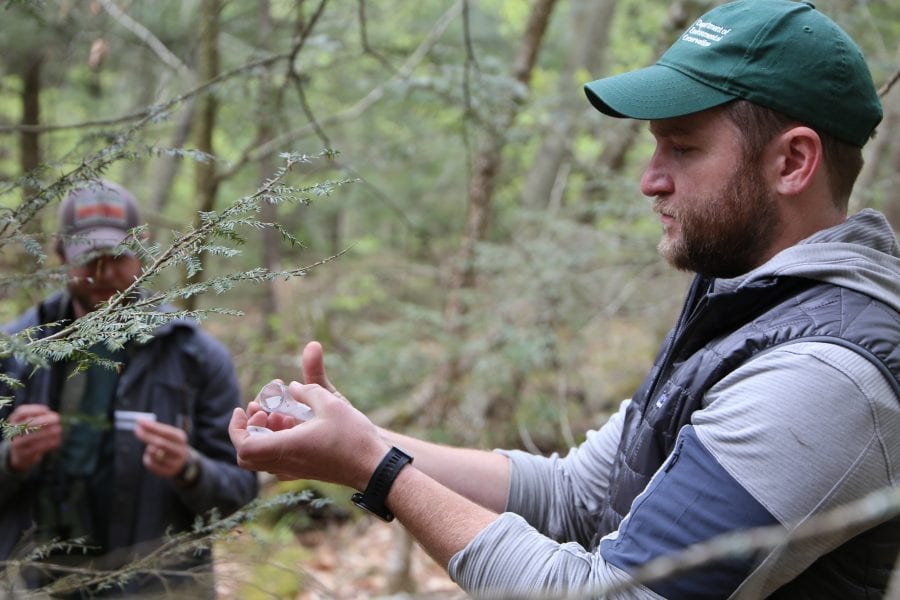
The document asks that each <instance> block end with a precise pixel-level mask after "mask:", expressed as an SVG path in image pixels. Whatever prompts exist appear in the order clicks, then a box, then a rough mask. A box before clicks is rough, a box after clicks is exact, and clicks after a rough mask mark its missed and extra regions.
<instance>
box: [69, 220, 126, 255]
mask: <svg viewBox="0 0 900 600" xmlns="http://www.w3.org/2000/svg"><path fill="white" fill-rule="evenodd" d="M127 237H128V232H127V231H122V230H121V229H118V228H115V227H97V228H95V229H89V230H87V231H83V232H81V233H77V234H72V237H71V239H69V240H66V242H65V243H64V244H63V252H64V253H65V255H66V260H67V261H68V262H73V261H75V260H77V259H78V258H80V257H82V256H84V255H85V254H87V253H88V252H97V251H102V250H109V249H110V248H115V247H116V246H118V245H119V244H121V243H122V242H123V241H125V239H126V238H127Z"/></svg>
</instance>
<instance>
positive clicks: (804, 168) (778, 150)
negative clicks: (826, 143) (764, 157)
mask: <svg viewBox="0 0 900 600" xmlns="http://www.w3.org/2000/svg"><path fill="white" fill-rule="evenodd" d="M769 151H770V152H772V153H773V156H774V161H775V162H774V170H773V172H772V176H773V177H774V178H775V179H774V189H775V191H777V192H778V193H780V194H784V195H786V196H795V195H797V194H799V193H801V192H803V191H805V190H806V189H807V188H809V187H810V186H811V185H812V183H813V181H814V179H815V177H816V175H817V173H818V172H819V170H820V169H821V167H822V161H823V156H822V140H821V139H820V138H819V134H817V133H816V132H815V131H813V130H812V129H810V128H809V127H805V126H797V127H792V128H790V129H788V130H787V131H785V132H783V133H782V134H780V135H779V136H778V137H776V138H775V140H773V142H772V145H771V146H770V148H769Z"/></svg>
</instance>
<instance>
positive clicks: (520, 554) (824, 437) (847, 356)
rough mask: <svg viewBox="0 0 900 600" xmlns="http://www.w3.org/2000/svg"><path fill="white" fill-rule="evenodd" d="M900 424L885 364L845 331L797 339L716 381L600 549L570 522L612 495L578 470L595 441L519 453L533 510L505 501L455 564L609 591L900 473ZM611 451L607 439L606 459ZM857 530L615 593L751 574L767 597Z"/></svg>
mask: <svg viewBox="0 0 900 600" xmlns="http://www.w3.org/2000/svg"><path fill="white" fill-rule="evenodd" d="M787 399H790V401H789V402H788V401H786V400H787ZM813 415H814V416H815V420H814V421H813V420H812V419H811V416H813ZM898 430H900V407H898V405H897V399H896V396H895V395H894V394H893V393H892V392H891V390H890V388H889V386H888V384H887V382H886V380H885V379H884V377H883V376H882V375H881V374H880V372H879V371H878V370H877V369H876V368H875V367H874V366H873V365H871V364H870V363H868V362H867V361H866V360H865V359H864V358H861V357H860V356H859V355H858V354H856V353H855V352H853V351H851V350H848V349H846V348H842V347H839V346H836V345H833V344H825V343H809V344H793V345H790V346H789V347H785V348H782V349H779V350H776V351H773V352H769V353H766V354H765V355H762V356H760V357H759V358H757V359H754V360H752V361H748V363H747V364H746V365H744V366H742V367H741V368H739V369H737V370H736V371H734V372H733V373H731V374H730V375H729V376H727V377H726V378H724V379H723V380H722V381H721V382H720V383H719V384H717V385H716V386H714V387H713V388H712V389H711V390H710V392H709V393H708V394H707V398H706V399H705V402H704V408H703V409H701V410H698V411H697V412H695V413H694V416H693V419H692V423H691V424H689V425H686V426H685V427H683V428H682V430H681V431H680V432H679V435H678V438H677V440H676V443H675V448H674V450H673V451H672V453H671V454H670V455H669V457H668V458H667V459H666V461H665V462H664V463H663V465H662V466H661V467H660V468H659V470H658V471H657V472H656V473H655V474H654V476H653V478H652V479H651V481H650V483H649V484H648V486H647V488H646V489H645V490H644V491H643V492H641V494H640V495H638V497H637V498H636V499H635V500H634V502H633V503H632V506H631V509H630V511H629V513H628V515H626V517H625V519H624V520H623V521H622V523H621V525H620V527H619V529H618V530H617V531H614V532H611V533H610V534H608V535H607V536H605V537H604V538H603V539H602V540H601V542H600V546H599V548H594V549H591V550H588V549H586V546H582V545H580V544H578V543H575V542H574V541H572V537H569V536H566V535H562V534H563V533H568V534H571V533H572V530H577V529H580V528H586V527H588V524H587V523H585V522H584V519H583V518H582V517H579V516H578V514H577V513H578V512H579V511H581V510H585V509H586V508H585V507H590V506H593V505H594V504H593V503H594V502H597V501H599V499H594V500H593V502H589V501H587V500H586V499H585V498H587V497H588V496H590V494H591V492H590V490H591V489H593V493H595V494H602V493H604V492H605V490H606V487H607V485H608V481H607V480H605V479H604V478H603V477H602V476H599V477H595V481H594V482H593V483H592V484H591V485H589V486H586V487H584V488H582V486H581V484H580V483H578V484H576V483H574V482H572V481H569V480H571V479H574V478H575V477H576V473H577V474H578V477H581V474H582V472H580V471H578V470H577V468H576V467H575V465H576V464H578V462H579V461H580V460H581V459H582V458H583V459H584V460H589V459H588V456H589V455H588V454H585V455H584V456H583V457H581V458H575V457H577V456H578V455H577V454H575V455H574V456H573V455H572V454H570V455H569V456H567V457H566V458H565V459H558V458H555V457H550V458H546V459H539V458H529V459H527V460H522V459H520V458H516V459H515V466H514V468H513V470H512V472H511V476H512V477H513V480H512V481H511V494H510V501H509V507H508V508H509V509H510V510H511V511H512V510H515V511H516V512H520V511H521V514H522V515H523V516H519V515H516V514H512V513H504V514H503V515H501V516H500V517H499V518H498V519H497V520H496V521H495V522H494V523H492V524H491V525H490V526H489V527H487V528H485V529H484V530H482V531H481V532H480V533H479V534H478V535H477V536H476V537H475V538H473V540H472V541H471V542H470V543H469V544H468V545H467V546H466V547H465V548H463V549H462V550H461V551H459V552H457V553H456V554H455V555H454V556H453V557H452V558H451V560H450V563H449V565H448V571H449V573H450V576H451V577H452V578H453V579H454V580H455V581H457V582H458V583H459V585H460V586H461V587H462V588H463V589H464V590H466V591H467V592H469V593H472V594H475V595H481V594H487V595H490V594H503V595H505V596H507V597H510V596H511V597H526V596H530V595H544V596H548V595H549V596H550V597H562V596H565V595H571V594H579V595H581V594H584V595H586V596H596V595H599V594H600V593H601V592H604V591H606V590H609V589H610V586H614V587H615V586H619V585H621V584H622V583H624V582H626V581H627V579H628V574H629V573H633V572H635V570H636V569H638V568H640V567H641V566H643V565H646V564H647V563H649V562H650V561H653V560H655V559H658V558H660V557H664V556H670V555H672V554H675V553H677V552H679V551H680V550H683V549H684V548H687V547H689V546H691V545H692V544H694V543H697V542H701V541H705V540H708V539H712V538H714V537H717V536H718V535H721V534H723V533H728V532H735V531H741V530H745V529H751V528H756V527H766V526H774V527H782V528H783V529H784V530H785V531H787V530H788V529H789V528H791V527H792V526H793V524H796V523H797V522H798V521H802V520H804V519H806V518H808V517H809V516H810V515H813V514H816V513H818V512H820V511H822V510H825V509H827V508H829V507H831V506H835V505H838V504H841V503H843V502H846V501H848V500H851V499H853V498H859V497H860V496H861V495H864V494H866V493H868V492H870V491H873V490H877V489H881V488H884V487H885V486H890V485H891V484H892V481H893V480H894V473H893V465H894V464H898V463H900V456H898V454H900V451H898V450H897V447H898V446H897V444H894V443H891V442H890V440H892V439H896V433H897V431H898ZM602 434H603V430H601V431H600V432H598V435H600V436H601V438H600V439H602ZM835 439H840V440H841V444H839V445H837V446H839V447H836V445H835V443H834V440H835ZM598 441H599V440H596V441H594V442H593V443H592V442H591V440H588V441H587V442H585V444H582V446H581V447H580V448H579V449H578V450H579V452H582V451H584V450H588V451H591V452H593V451H595V450H597V448H598V447H602V446H603V445H604V444H597V442H598ZM595 446H596V447H595ZM604 456H606V454H605V453H604V452H600V451H599V450H597V457H599V460H601V463H602V461H603V457H604ZM786 457H791V459H787V458H786ZM822 457H828V460H822ZM570 459H571V460H570ZM522 464H527V465H528V466H527V467H522ZM584 472H586V473H590V472H591V471H589V470H586V471H584ZM603 472H606V473H607V474H608V468H605V467H603V466H602V465H601V466H598V467H596V471H595V473H598V474H599V473H603ZM519 477H522V478H523V481H518V478H519ZM526 479H527V480H528V481H525V480H526ZM557 503H562V504H572V503H577V504H578V508H570V507H568V506H562V507H561V506H557V505H556V504H557ZM547 513H549V514H550V515H551V516H545V515H546V514H547ZM570 523H574V524H576V525H567V524H570ZM852 535H854V533H853V532H844V531H841V532H836V533H835V536H834V537H833V538H832V539H829V540H826V542H827V543H824V542H822V541H821V540H807V541H801V542H800V543H799V544H798V545H796V547H793V546H792V547H790V548H787V549H785V548H782V547H779V548H775V549H772V550H771V551H770V552H769V553H768V554H766V553H762V554H757V555H753V556H747V555H745V554H740V553H738V554H736V555H733V556H730V557H728V558H725V559H722V560H718V561H716V562H711V563H708V564H705V565H704V566H703V567H702V568H700V569H696V570H693V571H690V572H688V573H681V574H679V575H677V576H675V577H671V578H669V579H666V580H658V581H650V582H647V583H646V584H645V585H642V586H637V587H631V588H627V589H622V588H617V591H616V592H614V593H612V594H610V595H608V596H606V597H607V598H610V599H612V598H615V599H617V600H621V599H632V598H660V597H662V598H668V599H670V600H676V599H686V600H687V599H690V600H698V599H709V600H713V599H722V598H729V597H731V596H732V595H734V594H735V593H737V592H738V591H739V590H747V589H749V588H748V585H749V583H750V582H753V586H754V589H755V591H756V592H758V594H756V595H754V596H753V597H764V596H767V595H769V594H771V593H772V592H774V591H775V590H776V589H777V588H778V587H779V586H780V585H783V584H784V583H785V582H786V581H789V580H791V579H792V578H794V577H796V576H797V575H798V574H799V573H800V572H802V571H803V570H804V569H805V568H806V567H807V566H808V565H809V564H810V563H811V562H812V561H814V560H815V559H816V557H818V556H821V555H822V554H824V553H826V552H828V551H829V550H830V549H832V548H834V547H836V546H838V545H840V544H841V543H843V542H844V541H846V540H847V539H849V537H851V536H852ZM573 537H574V536H573ZM578 537H583V534H580V535H579V536H578Z"/></svg>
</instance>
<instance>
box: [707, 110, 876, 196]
mask: <svg viewBox="0 0 900 600" xmlns="http://www.w3.org/2000/svg"><path fill="white" fill-rule="evenodd" d="M725 114H726V115H727V116H728V118H729V119H731V121H732V122H733V123H734V124H735V125H737V126H738V129H739V130H740V131H741V134H742V135H741V141H742V144H743V146H744V153H745V155H746V157H747V159H748V160H751V161H755V160H759V158H760V156H761V155H762V152H763V150H764V149H765V147H766V144H768V143H769V142H770V141H771V140H772V138H773V137H775V136H776V135H778V134H779V133H781V132H782V131H784V130H785V129H787V128H788V127H790V126H792V125H798V124H799V122H798V121H797V120H796V119H792V118H790V117H788V116H786V115H784V114H782V113H780V112H778V111H775V110H772V109H771V108H766V107H765V106H760V105H759V104H754V103H753V102H749V101H747V100H735V101H733V102H729V103H728V104H726V105H725ZM813 129H814V130H815V131H816V133H817V134H818V135H819V139H821V140H822V152H823V154H824V162H825V171H826V173H827V174H828V181H829V182H830V183H831V188H832V192H833V195H834V202H835V205H836V206H837V207H838V208H840V209H841V210H844V211H846V210H847V203H848V201H849V199H850V192H851V191H852V190H853V184H854V183H856V178H857V177H858V176H859V172H860V170H862V165H863V157H862V148H859V147H858V146H854V145H853V144H850V143H847V142H842V141H841V140H838V139H837V138H835V137H834V136H832V135H829V134H827V133H823V132H822V131H820V130H818V129H815V128H813Z"/></svg>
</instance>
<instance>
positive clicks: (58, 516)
mask: <svg viewBox="0 0 900 600" xmlns="http://www.w3.org/2000/svg"><path fill="white" fill-rule="evenodd" d="M59 214H60V225H61V229H60V237H59V240H58V244H57V248H56V249H57V252H58V254H59V256H60V259H61V260H62V261H63V263H64V264H65V265H66V266H67V269H68V286H67V289H66V290H65V291H63V292H58V293H56V294H53V295H51V296H50V297H49V298H46V299H45V300H43V301H42V302H41V303H39V304H38V305H37V306H35V307H33V308H32V309H30V310H29V311H27V312H25V313H24V314H23V315H22V316H20V317H19V318H18V319H16V321H14V322H13V323H11V324H8V325H6V326H4V328H3V333H4V334H6V335H23V336H24V335H28V336H30V337H36V338H44V337H47V336H51V335H53V334H55V333H56V332H58V331H60V330H61V329H62V328H64V327H66V326H67V325H70V324H71V323H72V322H73V321H74V320H76V319H78V318H80V317H83V316H85V315H86V314H88V313H90V312H92V311H94V310H96V309H97V308H99V307H100V306H102V305H103V304H104V303H106V302H107V301H108V300H109V299H110V298H112V297H113V296H114V295H115V294H118V293H120V292H124V291H126V290H128V289H130V286H132V284H133V283H134V281H135V278H137V277H138V276H139V275H140V273H141V270H142V265H141V261H140V259H139V258H138V257H137V256H136V255H135V254H133V253H132V252H131V251H130V250H129V249H128V247H127V246H124V245H121V244H122V243H123V242H124V241H125V240H127V239H128V238H129V237H130V236H131V230H132V229H133V228H134V227H136V226H137V225H139V218H138V206H137V200H136V198H135V197H134V196H133V195H132V193H131V192H129V191H128V190H126V189H125V188H123V187H122V186H120V185H117V184H115V183H112V182H109V181H104V180H93V181H90V182H88V183H86V184H84V185H81V186H79V187H76V188H75V189H73V190H72V191H70V193H69V194H68V195H67V196H66V198H65V199H64V200H63V202H62V204H61V206H60V213H59ZM134 294H135V295H134V297H139V296H140V295H141V294H142V292H140V291H135V292H134ZM148 310H152V309H148ZM157 310H158V311H160V312H163V311H165V312H171V310H172V308H171V307H166V306H163V307H159V308H158V309H157ZM90 352H92V353H93V354H94V355H95V356H97V357H99V358H102V359H105V360H106V361H107V362H109V361H112V362H114V363H117V367H116V368H115V369H113V368H109V366H108V365H107V366H104V365H102V364H100V363H99V362H97V363H94V364H91V365H89V366H88V368H87V369H82V368H80V366H79V365H78V364H77V363H76V362H75V361H51V362H50V364H48V365H46V366H41V367H35V366H34V365H31V364H28V363H26V362H25V361H23V360H18V359H17V358H15V357H6V358H4V359H3V360H2V361H0V370H2V373H4V374H5V375H8V376H11V377H13V378H15V379H16V380H18V381H19V382H20V383H21V384H22V385H21V386H18V387H16V388H13V389H7V387H6V384H5V383H4V384H3V385H0V395H7V394H10V395H12V396H13V403H12V404H11V405H9V406H4V407H2V410H0V417H3V418H6V419H7V420H8V421H9V422H10V423H12V424H16V425H23V426H27V427H28V431H27V432H26V433H24V434H22V435H18V436H15V437H12V438H11V439H0V558H2V559H5V560H11V561H15V560H17V559H19V560H25V561H26V563H27V562H31V565H30V566H28V567H27V568H22V569H20V570H19V575H21V577H22V579H23V580H24V584H25V585H27V586H28V587H31V588H37V587H41V586H43V585H46V584H49V583H50V582H53V581H54V580H56V579H58V578H61V577H63V576H65V575H69V574H71V573H73V572H75V573H80V574H82V575H83V576H84V577H83V579H81V580H79V579H78V578H76V580H75V581H74V582H70V583H68V584H63V582H59V584H60V585H62V586H63V588H68V589H69V591H70V593H62V592H60V590H59V589H57V590H56V592H57V593H56V594H54V596H55V597H72V598H87V597H94V596H104V597H109V596H120V597H125V596H128V597H130V596H134V595H137V594H140V595H141V596H142V597H148V596H149V595H150V594H157V595H159V594H162V593H163V592H164V591H165V590H169V591H170V592H171V593H177V594H179V595H181V596H184V597H191V598H204V597H206V598H212V597H214V585H213V581H212V568H211V566H212V564H211V554H210V551H209V550H208V549H205V548H199V547H191V548H188V549H187V550H183V551H182V553H180V554H178V555H177V556H174V557H173V556H159V557H156V558H155V559H154V560H153V561H151V562H149V563H148V564H146V565H145V566H144V567H143V568H140V567H137V568H133V569H132V570H131V571H129V572H128V573H124V572H122V574H123V575H128V576H129V577H128V578H127V579H126V580H125V581H124V583H120V582H112V581H106V582H105V583H106V586H105V588H104V587H103V586H99V585H89V584H84V583H83V582H84V581H90V575H91V574H92V573H93V574H94V576H96V577H99V575H100V574H101V573H100V572H101V571H107V570H110V571H115V570H116V569H121V568H122V567H124V566H126V565H128V564H129V563H131V562H132V561H135V560H137V559H140V558H144V557H147V556H150V555H152V554H153V553H154V552H156V551H158V549H159V547H160V546H161V545H162V544H163V543H164V542H166V541H167V539H168V538H169V537H170V536H171V535H174V534H177V533H179V532H185V531H191V529H192V528H193V526H194V525H195V524H196V523H197V519H198V518H208V517H210V516H211V515H212V513H213V512H215V513H216V514H218V515H220V516H223V515H227V514H229V513H231V512H233V511H235V510H236V509H238V508H239V507H241V506H242V505H243V504H245V503H247V502H248V501H250V500H251V499H252V498H253V497H254V496H255V495H256V490H257V482H256V477H255V474H253V473H249V472H247V471H245V470H242V469H240V468H239V467H238V466H237V464H236V459H235V453H234V448H233V446H232V445H231V444H230V443H229V440H228V436H227V424H228V419H229V418H230V416H231V411H232V410H233V409H234V408H235V407H236V406H238V405H239V404H240V390H239V387H238V382H237V378H236V376H235V373H234V367H233V365H232V363H231V358H230V356H229V354H228V351H227V350H226V348H225V347H224V346H223V345H222V344H221V343H220V342H218V341H217V340H215V339H214V338H213V337H212V336H210V335H209V334H208V333H206V332H204V331H203V330H202V329H200V327H199V326H198V324H197V323H195V322H193V321H189V320H185V319H171V320H168V322H166V323H165V324H164V325H161V326H159V327H157V328H156V329H155V330H154V331H153V336H152V339H149V340H140V341H139V340H134V341H131V342H128V343H127V344H125V346H124V347H111V346H107V345H106V344H105V343H103V342H100V343H97V344H95V345H94V346H93V347H91V348H90ZM68 543H77V545H76V546H75V547H71V548H70V547H67V544H68ZM54 544H55V545H54ZM48 555H49V556H48ZM36 556H41V557H43V558H44V559H45V560H43V561H42V562H36V561H35V557H36ZM132 567H133V565H132ZM13 574H14V572H13V570H12V569H9V570H6V575H7V576H9V579H8V580H7V581H8V582H9V584H10V585H13V586H15V585H17V583H16V582H15V577H13ZM79 582H81V583H79ZM95 583H96V581H95ZM7 591H10V592H12V593H13V594H14V595H15V592H13V590H7ZM23 593H24V592H23ZM0 595H2V594H0Z"/></svg>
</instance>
